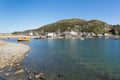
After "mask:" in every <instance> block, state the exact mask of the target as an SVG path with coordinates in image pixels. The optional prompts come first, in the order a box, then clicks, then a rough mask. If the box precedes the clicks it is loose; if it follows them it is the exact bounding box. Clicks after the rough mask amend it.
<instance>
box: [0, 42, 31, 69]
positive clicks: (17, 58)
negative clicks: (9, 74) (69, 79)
mask: <svg viewBox="0 0 120 80" xmlns="http://www.w3.org/2000/svg"><path fill="white" fill-rule="evenodd" d="M29 50H30V47H29V46H27V45H25V44H17V43H10V42H4V41H1V40H0V69H3V68H5V67H13V66H16V65H20V62H21V61H22V60H23V59H24V58H25V57H26V56H27V52H28V51H29Z"/></svg>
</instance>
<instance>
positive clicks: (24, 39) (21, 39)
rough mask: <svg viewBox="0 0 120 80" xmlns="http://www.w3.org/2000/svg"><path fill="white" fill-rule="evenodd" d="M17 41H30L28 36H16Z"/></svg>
mask: <svg viewBox="0 0 120 80" xmlns="http://www.w3.org/2000/svg"><path fill="white" fill-rule="evenodd" d="M18 41H30V38H27V37H20V38H18Z"/></svg>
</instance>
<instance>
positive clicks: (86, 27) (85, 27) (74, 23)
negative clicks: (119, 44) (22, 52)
mask: <svg viewBox="0 0 120 80" xmlns="http://www.w3.org/2000/svg"><path fill="white" fill-rule="evenodd" d="M118 26H119V25H109V24H107V23H105V22H103V21H100V20H90V21H86V20H82V19H79V18H73V19H64V20H60V21H57V22H54V23H51V24H47V25H44V26H42V27H39V28H37V29H32V30H26V31H24V32H30V31H32V32H34V33H44V32H57V31H60V32H64V31H69V30H71V29H72V30H74V31H83V32H94V33H95V34H99V33H100V34H103V33H106V32H109V31H110V30H111V29H112V28H115V29H117V30H119V32H120V26H119V27H118Z"/></svg>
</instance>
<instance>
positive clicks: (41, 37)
mask: <svg viewBox="0 0 120 80" xmlns="http://www.w3.org/2000/svg"><path fill="white" fill-rule="evenodd" d="M35 39H45V37H44V36H40V37H37V38H35Z"/></svg>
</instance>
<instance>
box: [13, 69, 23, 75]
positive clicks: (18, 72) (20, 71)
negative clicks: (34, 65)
mask: <svg viewBox="0 0 120 80" xmlns="http://www.w3.org/2000/svg"><path fill="white" fill-rule="evenodd" d="M23 72H24V69H20V70H18V71H16V72H15V73H14V75H16V74H20V73H23Z"/></svg>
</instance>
